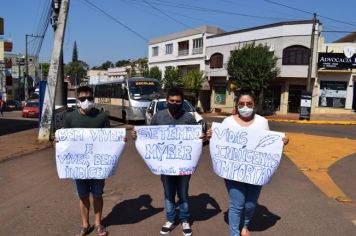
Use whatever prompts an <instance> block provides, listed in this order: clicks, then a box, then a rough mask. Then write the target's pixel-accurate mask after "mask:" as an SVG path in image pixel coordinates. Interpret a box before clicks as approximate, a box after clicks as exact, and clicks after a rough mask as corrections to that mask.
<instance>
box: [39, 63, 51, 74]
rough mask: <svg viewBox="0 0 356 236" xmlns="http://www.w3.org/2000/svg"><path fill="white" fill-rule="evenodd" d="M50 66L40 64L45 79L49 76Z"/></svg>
mask: <svg viewBox="0 0 356 236" xmlns="http://www.w3.org/2000/svg"><path fill="white" fill-rule="evenodd" d="M49 66H50V64H49V63H40V68H41V71H42V76H43V77H47V76H48V72H49Z"/></svg>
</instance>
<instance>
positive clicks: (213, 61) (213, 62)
mask: <svg viewBox="0 0 356 236" xmlns="http://www.w3.org/2000/svg"><path fill="white" fill-rule="evenodd" d="M223 61H224V56H223V55H222V54H221V53H214V54H213V55H211V57H210V68H211V69H214V68H223Z"/></svg>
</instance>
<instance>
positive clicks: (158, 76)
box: [149, 66, 162, 81]
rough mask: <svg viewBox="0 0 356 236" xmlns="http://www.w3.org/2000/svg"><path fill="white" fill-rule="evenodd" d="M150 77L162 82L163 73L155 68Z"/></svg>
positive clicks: (152, 69) (151, 70)
mask: <svg viewBox="0 0 356 236" xmlns="http://www.w3.org/2000/svg"><path fill="white" fill-rule="evenodd" d="M149 77H151V78H154V79H158V80H159V81H161V80H162V71H161V70H160V69H159V68H158V67H157V66H154V67H152V68H151V69H150V76H149Z"/></svg>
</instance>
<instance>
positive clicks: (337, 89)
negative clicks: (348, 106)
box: [319, 81, 347, 108]
mask: <svg viewBox="0 0 356 236" xmlns="http://www.w3.org/2000/svg"><path fill="white" fill-rule="evenodd" d="M346 89H347V82H342V81H320V90H319V107H334V108H345V102H346Z"/></svg>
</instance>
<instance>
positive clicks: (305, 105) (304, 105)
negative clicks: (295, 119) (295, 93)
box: [299, 91, 312, 120]
mask: <svg viewBox="0 0 356 236" xmlns="http://www.w3.org/2000/svg"><path fill="white" fill-rule="evenodd" d="M311 102H312V92H307V91H303V92H302V96H301V99H300V114H299V119H300V120H303V119H306V120H310V112H311Z"/></svg>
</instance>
